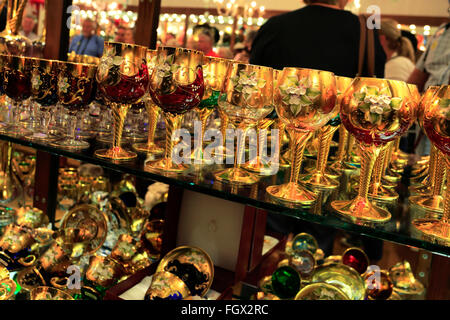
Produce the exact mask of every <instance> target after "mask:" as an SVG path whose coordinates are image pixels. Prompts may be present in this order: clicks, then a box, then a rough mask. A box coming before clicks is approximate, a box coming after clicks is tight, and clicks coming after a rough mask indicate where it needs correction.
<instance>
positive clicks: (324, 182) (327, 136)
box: [299, 76, 353, 190]
mask: <svg viewBox="0 0 450 320" xmlns="http://www.w3.org/2000/svg"><path fill="white" fill-rule="evenodd" d="M335 78H336V92H337V93H336V108H335V109H334V112H333V113H330V114H329V119H330V120H329V121H328V123H327V124H326V125H325V126H323V127H321V128H319V130H318V133H319V135H318V136H319V137H318V138H319V150H318V152H317V160H316V168H315V169H314V170H312V172H311V173H307V174H304V175H301V176H300V178H299V180H300V182H301V183H302V184H304V185H306V186H308V187H312V188H315V189H322V190H332V189H336V188H337V187H338V186H339V181H337V180H335V179H336V178H338V177H339V173H335V172H331V176H332V177H330V175H329V172H330V171H331V170H327V160H328V154H329V152H330V145H331V140H332V139H333V135H334V133H335V132H336V130H337V129H338V128H339V125H340V122H341V120H340V117H339V114H338V113H339V104H340V101H341V97H342V94H343V93H344V92H345V90H346V89H347V88H348V86H349V85H350V83H351V82H352V80H353V79H352V78H347V77H339V76H336V77H335Z"/></svg>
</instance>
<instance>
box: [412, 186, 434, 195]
mask: <svg viewBox="0 0 450 320" xmlns="http://www.w3.org/2000/svg"><path fill="white" fill-rule="evenodd" d="M408 189H409V194H410V196H426V195H427V194H428V195H430V194H432V193H433V188H432V187H431V186H429V185H424V184H420V185H413V186H410V187H409V188H408Z"/></svg>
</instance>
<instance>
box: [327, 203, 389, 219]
mask: <svg viewBox="0 0 450 320" xmlns="http://www.w3.org/2000/svg"><path fill="white" fill-rule="evenodd" d="M331 207H332V208H333V209H334V210H335V211H336V213H338V214H339V215H341V216H342V217H344V218H345V219H346V220H349V221H351V222H353V223H359V222H362V223H365V222H369V223H386V222H388V221H389V220H390V219H391V214H390V213H389V211H387V210H384V209H382V208H379V207H377V206H375V205H373V204H372V203H371V202H370V201H368V200H366V199H364V198H362V197H356V198H355V199H353V200H338V201H333V202H331Z"/></svg>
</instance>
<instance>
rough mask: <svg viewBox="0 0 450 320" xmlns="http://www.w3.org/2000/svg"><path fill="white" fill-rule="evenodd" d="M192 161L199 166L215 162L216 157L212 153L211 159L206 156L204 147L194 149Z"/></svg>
mask: <svg viewBox="0 0 450 320" xmlns="http://www.w3.org/2000/svg"><path fill="white" fill-rule="evenodd" d="M190 160H191V163H192V164H194V165H197V166H201V165H208V164H213V163H214V157H213V156H212V155H210V159H206V158H204V154H203V150H202V149H200V148H199V149H194V151H192V153H191V155H190Z"/></svg>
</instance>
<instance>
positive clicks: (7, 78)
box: [2, 56, 33, 136]
mask: <svg viewBox="0 0 450 320" xmlns="http://www.w3.org/2000/svg"><path fill="white" fill-rule="evenodd" d="M32 59H33V58H26V57H20V56H4V63H5V65H4V78H3V90H4V92H5V94H6V96H7V97H8V98H10V99H11V100H12V105H11V113H10V115H11V117H10V124H9V125H8V126H7V127H5V128H3V129H2V131H3V132H6V133H7V134H8V135H12V136H26V135H27V134H30V133H31V130H30V129H27V128H25V127H24V125H23V124H22V123H21V121H20V119H19V114H20V112H21V111H22V109H23V106H24V102H25V101H26V100H28V99H29V98H30V97H31V76H32V75H31V74H32Z"/></svg>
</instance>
